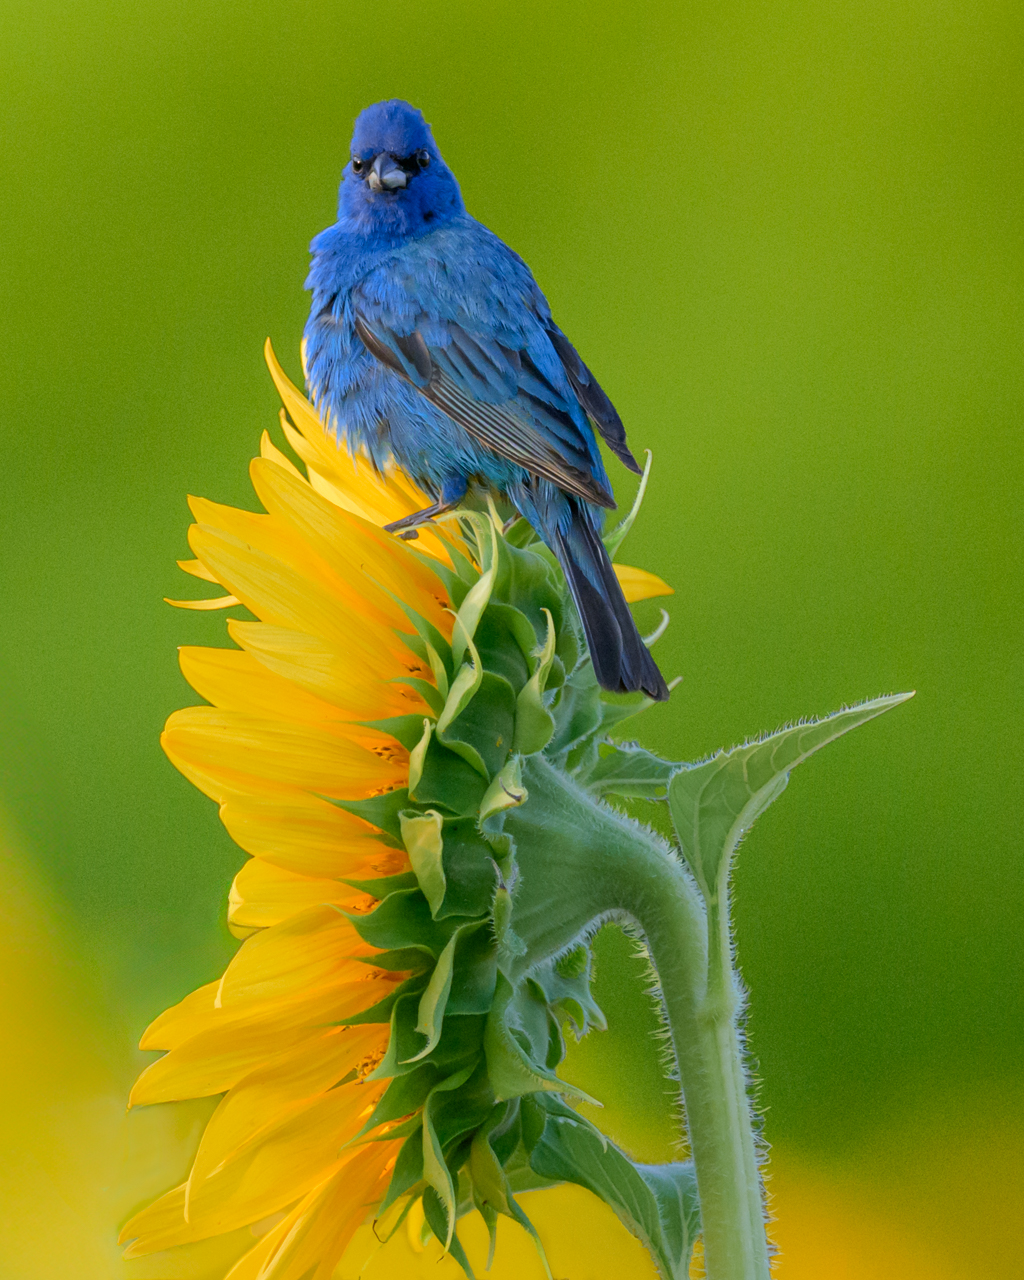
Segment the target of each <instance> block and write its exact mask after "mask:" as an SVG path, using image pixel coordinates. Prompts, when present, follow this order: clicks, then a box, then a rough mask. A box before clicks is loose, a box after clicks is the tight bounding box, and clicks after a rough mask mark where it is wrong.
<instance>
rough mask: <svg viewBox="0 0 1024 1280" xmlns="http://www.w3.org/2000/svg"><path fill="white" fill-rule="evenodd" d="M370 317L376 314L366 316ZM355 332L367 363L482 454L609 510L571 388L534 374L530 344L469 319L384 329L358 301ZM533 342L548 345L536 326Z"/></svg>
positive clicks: (432, 319)
mask: <svg viewBox="0 0 1024 1280" xmlns="http://www.w3.org/2000/svg"><path fill="white" fill-rule="evenodd" d="M371 311H376V312H377V314H376V315H375V316H371V315H370V314H367V312H371ZM460 321H461V322H460ZM355 327H356V332H357V334H358V335H359V338H360V340H361V341H362V343H363V345H364V346H365V347H366V349H367V350H368V351H369V352H370V354H371V355H373V356H374V357H375V358H376V359H377V360H379V361H380V362H381V363H382V364H384V365H386V366H387V367H388V368H390V369H392V370H394V372H395V373H397V374H399V375H400V376H401V377H403V378H405V379H406V380H407V381H408V382H410V383H411V384H412V385H413V386H414V387H416V389H417V390H418V391H419V392H420V393H421V394H422V395H423V396H424V397H425V398H426V399H427V400H429V401H430V402H431V403H432V404H434V405H436V406H437V408H439V409H441V410H442V411H443V412H444V413H446V414H448V416H449V417H450V418H452V419H453V420H454V421H455V422H457V423H458V424H459V425H460V426H461V427H463V428H464V430H465V431H466V432H468V434H469V435H471V436H472V437H473V438H474V439H475V440H476V441H478V443H480V444H482V445H483V446H484V447H485V448H487V449H489V450H491V451H492V452H493V453H496V454H498V455H500V456H501V457H503V458H507V459H508V460H509V461H510V462H514V463H517V464H518V465H519V466H521V467H523V468H525V469H526V470H527V471H530V472H532V473H533V474H534V475H537V476H543V477H544V478H545V479H547V480H551V481H552V482H553V483H554V484H556V485H558V486H559V488H561V489H564V490H565V491H566V492H568V493H574V494H577V495H578V496H579V497H581V498H584V499H585V500H586V501H587V502H593V503H595V504H596V505H598V506H602V507H614V505H615V502H614V499H613V498H612V495H611V493H610V491H609V489H608V486H607V481H606V480H605V478H604V474H603V469H602V468H601V465H600V460H599V457H598V456H597V449H596V445H595V444H594V443H593V440H592V438H591V439H589V440H588V438H587V437H588V435H589V428H588V426H587V423H586V418H585V417H584V416H583V415H582V414H581V413H579V408H578V406H574V405H573V404H570V403H569V401H570V399H571V400H575V399H576V397H575V395H574V394H573V392H572V390H570V387H569V386H566V388H565V391H564V392H563V391H561V390H560V389H559V388H558V387H557V386H556V385H554V382H553V380H552V378H551V376H550V375H549V374H546V373H545V372H544V371H543V369H542V368H540V367H539V365H538V358H539V357H538V358H535V356H536V355H537V353H536V351H535V352H534V354H531V351H530V346H531V343H530V342H528V341H524V340H523V339H522V338H521V337H520V338H519V340H518V341H516V336H513V335H512V334H511V333H505V334H503V336H504V337H506V339H507V344H506V343H502V342H499V341H497V340H496V339H494V338H489V337H486V336H484V335H483V334H482V333H481V332H480V328H479V327H478V326H473V325H472V324H471V322H468V317H465V318H463V317H459V318H455V317H452V318H447V317H439V316H436V315H429V314H428V313H426V312H421V313H420V314H419V315H418V316H416V318H415V319H414V321H413V322H412V324H411V325H410V323H409V321H408V319H407V318H405V317H403V323H402V324H401V325H400V326H398V325H395V324H389V323H387V320H386V319H385V318H384V316H383V315H382V314H381V309H380V308H379V307H367V308H366V309H365V310H363V309H361V308H360V307H359V302H358V299H356V313H355ZM399 327H400V328H401V329H403V330H406V332H399V331H398V329H399ZM471 329H475V332H474V331H471ZM536 340H537V341H541V342H547V343H549V344H550V336H549V335H548V334H546V332H545V329H544V327H543V326H542V324H541V323H540V322H539V320H538V322H537V324H536ZM565 341H566V345H567V346H568V345H569V344H568V342H567V340H565ZM551 345H552V346H553V344H551ZM554 350H555V351H556V352H557V348H554ZM569 350H570V351H571V350H572V348H571V347H569ZM574 354H575V353H574ZM561 359H562V357H561V355H560V354H559V360H561ZM576 359H577V361H578V363H579V365H580V368H581V369H583V370H584V372H586V367H585V366H584V365H583V364H582V361H579V357H576ZM541 363H543V360H542V359H541ZM554 368H555V369H556V370H557V369H558V368H559V366H558V365H557V364H556V365H554ZM588 376H589V375H588ZM567 377H569V378H570V379H571V375H569V374H568V372H567ZM584 385H586V384H584ZM593 385H594V386H596V383H594V384H593ZM601 394H602V395H603V393H601ZM605 399H606V400H607V397H605ZM574 407H575V408H576V414H575V415H574V413H573V409H574ZM612 412H613V413H614V410H612ZM620 429H621V424H620Z"/></svg>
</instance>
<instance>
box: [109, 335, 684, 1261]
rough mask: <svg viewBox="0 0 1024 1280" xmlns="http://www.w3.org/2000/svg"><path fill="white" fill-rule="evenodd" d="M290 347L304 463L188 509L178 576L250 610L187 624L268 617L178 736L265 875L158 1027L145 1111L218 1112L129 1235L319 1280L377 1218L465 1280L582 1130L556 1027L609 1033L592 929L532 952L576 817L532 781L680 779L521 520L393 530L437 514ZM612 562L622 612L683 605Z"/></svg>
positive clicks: (186, 714) (239, 647)
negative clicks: (366, 444) (530, 904)
mask: <svg viewBox="0 0 1024 1280" xmlns="http://www.w3.org/2000/svg"><path fill="white" fill-rule="evenodd" d="M267 355H268V363H269V364H270V368H271V372H272V374H273V376H274V379H275V382H276V384H277V386H278V389H279V391H280V393H281V396H282V399H283V401H284V405H285V409H286V411H287V412H284V411H282V415H281V422H282V428H283V430H284V434H285V437H286V439H287V442H288V443H289V445H290V446H291V448H292V450H293V451H294V453H295V455H297V457H298V459H299V460H300V462H301V463H302V464H304V467H305V474H303V472H302V471H300V469H299V468H298V467H297V466H296V465H295V464H294V463H293V462H292V461H290V460H289V459H288V458H287V457H286V456H285V455H284V454H283V453H282V452H280V451H279V450H278V449H277V448H276V447H275V446H274V445H273V444H272V443H271V441H270V439H269V437H268V436H267V435H266V434H264V437H263V441H262V445H261V452H260V457H258V458H257V459H255V460H254V462H253V464H252V467H251V476H252V481H253V485H254V488H255V490H256V493H257V496H258V498H259V500H260V502H261V503H262V505H263V508H264V511H263V512H261V513H258V514H257V513H250V512H246V511H239V510H236V509H234V508H231V507H225V506H220V505H218V504H216V503H212V502H208V501H205V500H193V501H192V504H191V505H192V510H193V514H194V516H195V520H196V523H195V524H194V525H193V526H192V527H191V529H190V531H189V542H190V545H191V547H192V550H193V552H194V555H195V559H193V560H189V561H184V562H181V564H182V567H183V568H184V569H185V570H186V572H189V573H191V574H193V575H194V576H196V577H199V578H202V579H205V580H207V581H210V582H214V583H217V584H220V585H221V586H222V587H223V588H224V590H225V592H226V593H227V594H226V595H223V596H220V597H218V598H216V599H212V600H200V601H175V602H172V603H177V604H180V605H183V606H184V607H187V608H204V609H208V608H230V607H234V606H242V607H244V610H245V611H246V615H245V616H238V617H232V618H231V619H230V620H229V621H228V633H229V635H230V637H231V639H232V641H234V646H235V647H232V648H223V649H211V648H199V647H187V648H184V649H182V651H181V665H182V670H183V671H184V673H185V675H186V677H187V679H188V680H189V683H190V684H191V685H192V687H193V688H194V689H195V690H196V691H197V693H199V694H200V695H201V696H202V697H203V698H204V699H205V700H206V703H207V705H203V706H196V707H190V708H187V709H185V710H182V711H179V712H176V713H175V714H174V715H172V716H171V718H170V720H169V721H168V723H167V727H166V730H165V732H164V736H163V745H164V749H165V751H166V752H167V754H168V756H169V757H170V759H171V760H172V761H173V763H174V764H175V765H176V766H177V767H178V768H179V769H180V770H181V771H182V772H183V773H184V774H185V775H186V777H188V778H189V779H190V780H191V781H193V782H194V783H195V784H196V785H197V786H198V787H200V788H201V789H202V790H203V791H204V792H206V794H207V795H209V796H211V797H212V798H213V799H214V800H215V801H216V802H217V804H218V805H219V806H220V814H221V818H222V820H223V822H224V824H225V826H226V827H227V829H228V831H229V832H230V834H231V835H232V837H233V838H234V840H235V841H236V842H237V843H238V844H239V845H240V846H241V847H242V848H243V849H244V850H245V851H246V852H247V853H248V854H249V855H251V857H250V860H249V861H248V862H247V863H246V865H245V866H244V867H243V868H242V870H241V871H240V872H239V873H238V875H237V877H236V878H235V881H234V884H233V886H232V889H231V894H230V900H229V911H228V919H229V923H230V926H231V928H232V930H233V932H235V933H236V934H237V935H238V936H239V937H240V938H242V939H243V941H242V944H241V946H240V948H239V950H238V952H237V954H236V955H235V957H234V958H233V960H232V961H231V963H230V964H229V965H228V968H227V970H226V971H225V973H224V974H223V976H222V977H221V978H220V979H219V980H218V981H216V982H212V983H210V984H209V985H208V986H206V987H202V988H200V990H198V991H196V992H193V993H192V994H191V995H189V996H187V997H186V998H185V999H184V1000H183V1001H182V1002H181V1003H180V1004H179V1005H177V1006H175V1007H174V1008H172V1009H170V1010H168V1011H167V1012H166V1013H164V1014H162V1015H161V1016H160V1017H159V1018H158V1019H157V1020H156V1021H155V1022H154V1023H153V1024H152V1026H151V1027H150V1028H149V1030H148V1031H147V1032H146V1035H145V1037H144V1039H143V1041H142V1045H143V1048H147V1049H160V1050H163V1051H165V1052H164V1056H163V1057H161V1058H159V1059H158V1060H157V1061H155V1062H154V1063H153V1064H152V1065H151V1066H150V1067H149V1068H148V1069H147V1070H146V1071H145V1072H144V1073H143V1075H142V1077H141V1078H140V1080H139V1081H138V1083H137V1084H136V1086H135V1090H134V1092H133V1095H132V1101H133V1102H134V1103H152V1102H162V1101H171V1100H175V1099H183V1098H191V1097H201V1096H212V1095H223V1096H222V1097H221V1100H220V1102H219V1103H218V1105H217V1108H216V1110H215V1111H214V1113H213V1116H212V1119H211V1120H210V1122H209V1124H208V1126H207V1128H206V1131H205V1133H204V1135H203V1138H202V1141H201V1143H200V1146H199V1150H198V1152H197V1154H196V1157H195V1161H194V1164H193V1167H192V1170H191V1173H190V1175H189V1178H188V1180H187V1181H186V1182H185V1183H183V1184H182V1185H181V1186H180V1187H177V1188H175V1189H174V1190H172V1191H170V1192H168V1193H167V1195H165V1196H164V1197H162V1198H161V1199H160V1200H158V1201H156V1203H155V1204H153V1205H151V1206H149V1208H147V1209H145V1210H143V1211H142V1213H140V1214H138V1215H137V1216H136V1217H135V1218H134V1219H132V1221H131V1222H130V1223H128V1225H127V1226H126V1227H125V1230H124V1232H123V1237H122V1238H123V1239H124V1240H128V1241H131V1244H130V1247H129V1254H132V1255H134V1254H142V1253H148V1252H152V1251H154V1250H159V1249H165V1248H169V1247H171V1246H174V1245H178V1244H183V1243H187V1242H189V1241H195V1240H200V1239H204V1238H207V1237H210V1236H213V1235H219V1234H223V1233H226V1232H230V1231H233V1230H234V1229H236V1228H240V1227H253V1224H260V1226H259V1228H258V1230H259V1238H258V1240H257V1242H256V1244H255V1245H254V1246H252V1247H251V1248H249V1249H248V1251H246V1252H245V1253H244V1254H243V1256H241V1258H240V1259H239V1260H238V1262H237V1263H236V1264H235V1266H234V1267H233V1268H232V1269H231V1271H230V1273H229V1276H230V1280H256V1278H257V1277H259V1278H261V1280H267V1278H269V1277H273V1278H274V1280H303V1278H304V1277H306V1276H307V1275H313V1276H315V1277H316V1280H326V1278H327V1277H328V1276H330V1275H331V1274H332V1272H333V1270H334V1268H335V1266H336V1264H337V1262H338V1260H339V1258H340V1257H341V1254H342V1253H343V1252H344V1250H345V1248H346V1247H347V1244H348V1242H349V1240H350V1239H351V1236H352V1234H353V1233H354V1231H355V1230H356V1228H357V1227H358V1226H359V1225H361V1224H362V1223H363V1222H364V1221H365V1220H366V1219H367V1217H368V1216H373V1217H375V1218H376V1219H377V1230H378V1234H379V1235H380V1236H381V1237H382V1238H383V1237H384V1236H386V1235H387V1234H388V1233H389V1232H391V1231H393V1230H395V1229H396V1228H397V1226H398V1225H399V1223H400V1222H401V1221H402V1220H403V1218H404V1217H405V1215H406V1214H408V1213H409V1212H410V1211H411V1210H413V1209H414V1207H415V1212H416V1214H417V1218H418V1220H421V1221H422V1222H423V1223H424V1230H426V1231H430V1232H433V1234H434V1235H436V1236H437V1238H438V1239H439V1240H440V1241H441V1242H442V1243H443V1245H444V1246H445V1248H446V1249H449V1250H450V1251H451V1252H452V1253H453V1255H454V1256H455V1257H456V1258H458V1259H459V1261H460V1262H462V1263H463V1265H464V1266H465V1267H466V1268H467V1270H468V1268H469V1264H468V1261H467V1260H466V1257H465V1254H464V1253H463V1251H462V1248H461V1246H460V1244H459V1240H458V1236H457V1231H456V1226H457V1221H458V1218H459V1216H460V1215H461V1214H462V1213H465V1212H468V1211H470V1210H472V1209H473V1208H475V1209H477V1210H479V1212H480V1213H481V1214H482V1215H483V1217H484V1219H485V1220H486V1222H487V1224H488V1226H489V1228H490V1229H491V1232H492V1238H493V1231H494V1224H495V1221H496V1217H497V1215H498V1214H506V1215H508V1216H510V1217H512V1218H515V1219H516V1220H517V1221H519V1222H520V1223H521V1224H523V1225H526V1226H527V1227H529V1224H528V1223H527V1221H526V1219H525V1217H524V1215H523V1213H522V1210H521V1209H520V1208H519V1206H518V1204H517V1203H516V1199H515V1195H514V1192H513V1187H515V1189H516V1190H523V1189H528V1188H530V1187H537V1186H547V1185H550V1184H551V1182H552V1181H553V1180H555V1179H557V1178H558V1177H560V1176H562V1175H560V1174H558V1172H557V1170H554V1171H553V1170H552V1168H550V1167H549V1168H547V1171H546V1172H540V1171H539V1170H540V1169H542V1168H544V1164H543V1161H542V1160H541V1159H539V1157H538V1152H541V1151H543V1150H545V1149H547V1150H548V1151H549V1155H550V1148H551V1143H550V1141H547V1147H546V1148H545V1134H548V1135H549V1137H550V1133H551V1132H552V1131H553V1130H552V1126H554V1127H555V1128H557V1126H558V1124H559V1122H561V1121H566V1120H568V1119H569V1118H571V1120H572V1121H573V1123H574V1124H575V1123H577V1122H578V1121H579V1117H578V1115H577V1113H576V1112H575V1111H573V1110H572V1108H571V1107H570V1106H568V1105H567V1103H566V1101H565V1099H566V1097H570V1096H571V1095H573V1094H574V1093H576V1092H577V1091H575V1090H574V1089H573V1088H572V1087H571V1086H569V1085H568V1084H567V1083H566V1082H565V1081H563V1080H561V1079H560V1078H559V1077H558V1075H557V1068H558V1065H559V1063H560V1062H561V1060H562V1058H563V1056H564V1053H565V1044H564V1040H563V1032H564V1030H565V1029H566V1028H569V1029H571V1031H572V1032H573V1033H574V1034H575V1035H577V1036H581V1035H583V1034H585V1033H586V1032H587V1031H588V1030H589V1029H590V1028H591V1027H602V1026H603V1025H604V1020H603V1017H602V1015H601V1012H600V1010H599V1009H598V1008H597V1006H596V1004H595V1003H594V1001H593V998H592V997H591V994H590V953H589V949H588V946H587V941H586V938H585V937H578V938H572V939H569V940H568V941H566V940H564V939H563V940H562V941H561V942H560V943H559V945H558V946H556V947H553V948H552V947H548V948H546V949H541V950H538V949H537V947H536V946H534V945H533V943H532V942H531V941H530V940H528V939H524V938H523V937H521V936H520V934H519V932H517V927H516V924H517V921H516V911H515V904H516V902H517V900H518V897H517V895H518V893H519V881H520V876H521V866H520V860H519V858H518V856H517V854H518V851H519V846H520V844H521V842H522V841H524V840H525V841H536V840H541V841H543V840H545V839H547V840H549V842H550V840H551V836H550V834H546V833H549V832H550V831H552V830H554V829H555V827H556V826H557V822H556V821H555V819H556V818H557V815H555V814H552V813H551V812H550V808H546V807H545V804H546V801H545V798H544V796H542V795H541V794H539V793H538V794H534V795H533V796H531V787H532V786H533V784H532V782H531V781H530V779H531V778H532V777H534V776H538V777H540V776H545V777H546V776H549V775H552V776H553V775H557V776H558V777H559V778H560V779H562V780H563V781H564V785H566V786H571V787H572V788H573V795H574V796H578V797H580V798H582V799H581V800H580V803H582V802H583V799H585V800H586V803H588V804H590V805H592V806H593V807H594V809H595V812H599V811H600V810H601V809H602V808H603V807H604V797H606V796H608V795H610V794H621V795H649V794H657V793H659V792H660V791H663V788H664V786H665V783H666V782H667V780H668V777H669V772H670V769H671V766H668V765H665V764H664V762H661V761H657V760H656V758H655V757H653V756H649V755H648V753H646V752H643V751H641V750H640V749H639V748H636V747H633V746H624V745H622V744H621V743H618V742H617V741H615V740H614V738H613V734H614V733H617V731H618V730H619V729H620V726H621V725H622V723H623V722H624V721H625V720H626V719H627V718H628V717H630V716H633V715H635V714H637V713H638V712H639V711H641V710H643V709H644V708H645V707H646V706H647V705H650V703H649V701H648V700H646V699H643V698H640V697H636V696H634V697H631V698H623V697H611V696H610V695H607V694H604V693H602V691H601V690H600V688H599V687H598V685H597V683H596V681H595V679H594V675H593V671H592V668H591V666H590V663H589V660H588V659H587V656H586V649H585V646H584V644H583V642H582V640H581V637H580V633H579V627H578V620H577V618H576V616H575V613H574V610H573V606H572V604H571V602H570V600H569V597H568V593H567V591H566V586H565V582H564V580H563V578H562V575H561V571H560V570H559V568H558V566H557V563H556V561H555V560H554V558H553V557H552V555H551V554H550V552H548V551H547V549H546V548H545V547H544V546H543V545H542V544H540V543H539V542H537V541H536V539H535V538H534V535H533V531H532V530H531V529H530V527H529V525H528V524H526V522H525V521H523V520H517V521H515V522H510V523H503V522H502V518H501V514H499V512H498V511H497V510H496V509H495V507H494V505H493V503H489V502H488V503H487V504H485V505H483V506H482V507H481V509H479V510H467V511H464V512H461V513H460V514H459V515H458V516H457V517H452V518H450V519H449V520H447V521H446V522H445V523H440V524H436V525H434V526H431V527H430V528H428V529H426V530H423V531H422V532H421V533H420V535H419V537H418V538H417V539H416V540H415V541H414V542H404V541H402V540H401V539H398V538H395V537H393V536H391V535H389V534H388V533H386V532H384V530H383V529H382V527H381V526H382V525H383V524H385V523H388V522H390V521H393V520H396V519H398V518H400V517H401V516H403V515H407V514H410V513H411V512H413V511H415V510H418V509H420V508H421V507H424V506H426V505H428V504H429V498H428V497H427V496H426V495H424V494H422V493H420V492H418V491H417V490H416V488H415V486H414V485H412V484H411V483H410V481H409V480H408V479H407V478H406V477H404V476H402V475H401V474H399V473H397V472H388V473H387V474H385V475H380V474H378V473H377V472H375V471H374V469H373V468H372V467H371V466H370V465H369V463H368V462H366V461H365V460H363V459H361V458H358V457H356V458H353V457H351V456H349V455H347V454H345V453H344V452H342V451H340V450H339V449H338V447H337V445H336V443H335V442H334V440H333V439H331V438H330V436H329V435H328V434H327V433H326V432H325V430H324V427H323V425H322V423H321V422H320V420H319V418H318V417H317V416H316V414H315V412H314V411H313V409H312V408H311V406H310V405H309V404H308V402H307V401H306V400H305V399H304V398H303V397H302V396H301V395H300V393H299V392H298V391H297V390H296V389H295V387H293V386H292V384H291V383H290V382H289V381H288V380H287V379H286V378H285V376H284V374H283V373H282V372H281V370H280V368H279V366H278V365H277V362H276V360H275V359H274V357H273V353H272V352H271V351H270V350H269V347H268V352H267ZM634 515H635V510H634V512H631V513H630V515H629V516H627V518H626V520H625V521H624V522H623V525H622V526H620V528H619V530H618V531H616V532H615V533H613V534H612V535H610V537H609V545H610V546H612V547H613V548H614V547H615V546H617V545H618V542H619V541H621V536H622V535H623V534H624V532H625V530H626V529H628V527H629V524H630V523H631V522H632V518H633V516H634ZM617 572H618V574H619V577H620V581H622V583H623V587H624V589H625V591H626V594H627V599H630V600H639V599H644V598H646V597H648V596H654V595H662V594H667V593H668V592H669V590H670V589H669V588H668V587H666V586H665V584H664V583H662V582H661V581H660V579H657V578H655V577H654V576H653V575H651V574H646V573H644V572H643V571H642V570H637V569H631V568H626V567H622V566H617ZM539 771H540V772H539ZM510 819H512V820H510ZM551 854H552V857H557V841H555V842H554V843H553V844H552V848H551ZM549 1164H550V1161H549ZM256 1229H257V1228H254V1230H256ZM250 1240H251V1237H250Z"/></svg>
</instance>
